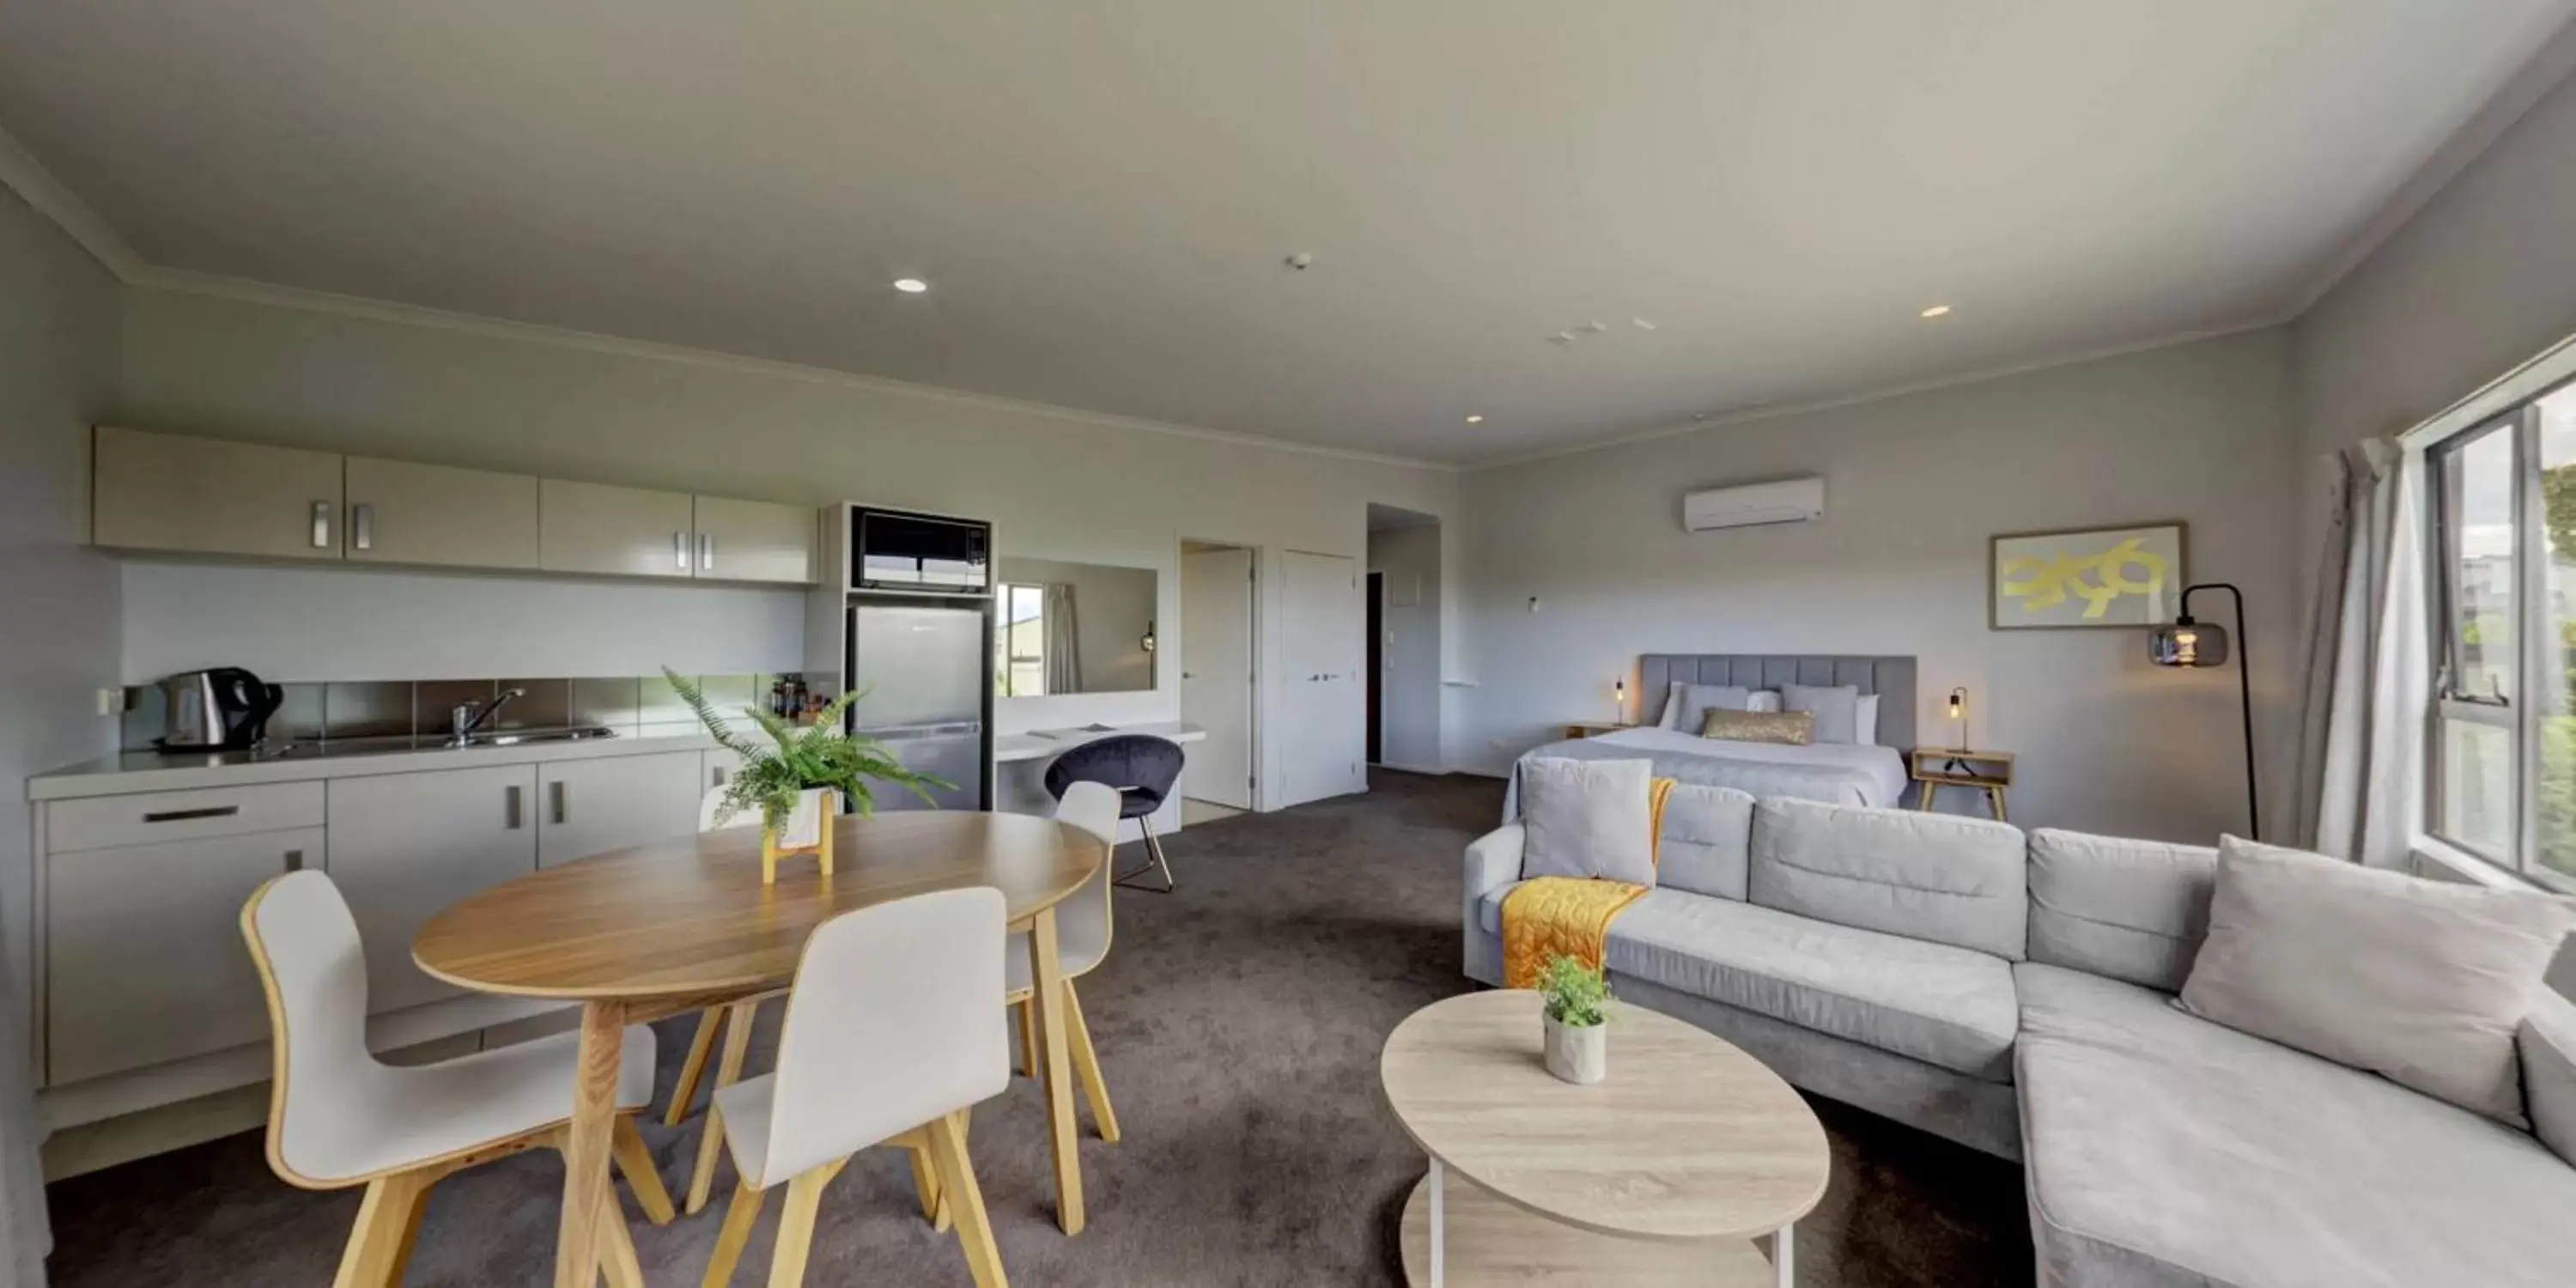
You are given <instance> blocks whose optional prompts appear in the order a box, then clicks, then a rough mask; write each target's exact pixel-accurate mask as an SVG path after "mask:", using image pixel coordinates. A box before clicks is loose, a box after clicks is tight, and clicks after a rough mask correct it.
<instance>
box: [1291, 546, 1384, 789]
mask: <svg viewBox="0 0 2576 1288" xmlns="http://www.w3.org/2000/svg"><path fill="white" fill-rule="evenodd" d="M1282 572H1283V573H1284V576H1283V577H1282V579H1281V585H1280V593H1279V611H1280V612H1281V614H1282V615H1283V617H1284V624H1285V626H1286V629H1285V630H1284V631H1283V632H1282V634H1283V636H1284V637H1285V638H1284V639H1283V641H1282V643H1283V645H1284V647H1285V648H1286V651H1287V656H1286V658H1285V659H1283V663H1284V667H1283V669H1282V672H1281V674H1282V675H1283V676H1284V678H1285V683H1284V685H1283V686H1282V687H1283V689H1284V690H1285V692H1284V693H1283V694H1282V695H1281V696H1282V697H1283V698H1284V699H1285V702H1284V703H1283V706H1284V709H1285V712H1286V722H1287V725H1288V729H1287V737H1286V738H1285V740H1284V743H1283V745H1282V746H1281V748H1280V758H1281V762H1282V764H1283V765H1284V767H1285V772H1284V774H1283V775H1282V776H1283V777H1284V778H1286V779H1287V784H1286V785H1287V789H1288V799H1287V800H1286V801H1285V802H1281V803H1285V804H1291V805H1293V804H1299V803H1302V802H1305V801H1312V800H1322V799H1324V798H1325V797H1328V796H1340V795H1344V794H1346V793H1350V792H1356V791H1361V790H1364V789H1365V788H1366V786H1367V782H1366V780H1365V779H1364V778H1362V777H1361V773H1360V759H1361V756H1362V754H1363V752H1364V751H1365V749H1366V746H1367V742H1368V727H1367V726H1368V711H1367V696H1366V693H1367V691H1366V689H1365V688H1364V687H1363V682H1362V677H1361V675H1360V670H1361V668H1362V666H1363V665H1364V662H1363V661H1362V659H1363V658H1364V657H1365V656H1366V653H1365V650H1364V645H1365V643H1366V641H1365V640H1364V639H1363V638H1362V637H1363V636H1364V635H1365V634H1366V632H1367V630H1368V624H1367V619H1366V617H1365V616H1364V615H1363V614H1362V613H1361V611H1360V583H1359V564H1358V561H1356V560H1354V559H1352V558H1350V557H1349V556H1347V555H1316V554H1307V553H1305V552H1303V551H1293V550H1292V551H1290V552H1288V555H1287V557H1286V558H1285V559H1284V560H1283V561H1282Z"/></svg>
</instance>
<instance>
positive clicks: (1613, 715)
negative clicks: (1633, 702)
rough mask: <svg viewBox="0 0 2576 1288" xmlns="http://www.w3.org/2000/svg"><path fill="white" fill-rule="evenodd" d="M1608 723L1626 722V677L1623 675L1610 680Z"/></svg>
mask: <svg viewBox="0 0 2576 1288" xmlns="http://www.w3.org/2000/svg"><path fill="white" fill-rule="evenodd" d="M1610 723H1612V724H1626V723H1628V677H1627V676H1624V675H1622V676H1619V677H1617V678H1615V679H1613V680H1611V681H1610Z"/></svg>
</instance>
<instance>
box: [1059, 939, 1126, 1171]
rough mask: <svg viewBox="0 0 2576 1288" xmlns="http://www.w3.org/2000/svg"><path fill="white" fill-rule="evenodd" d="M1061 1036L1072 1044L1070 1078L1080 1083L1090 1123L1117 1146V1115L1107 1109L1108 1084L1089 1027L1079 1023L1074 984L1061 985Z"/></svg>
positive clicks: (1104, 1138)
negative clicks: (1072, 1075) (1062, 1011)
mask: <svg viewBox="0 0 2576 1288" xmlns="http://www.w3.org/2000/svg"><path fill="white" fill-rule="evenodd" d="M1064 1019H1065V1025H1064V1035H1065V1037H1066V1039H1068V1040H1069V1041H1071V1042H1072V1043H1073V1074H1074V1077H1075V1078H1076V1079H1077V1080H1078V1081H1080V1082H1081V1083H1082V1096H1083V1099H1085V1100H1088V1101H1090V1102H1091V1121H1092V1124H1093V1125H1094V1126H1097V1127H1098V1128H1100V1139H1102V1140H1104V1141H1107V1142H1108V1143H1110V1144H1112V1145H1115V1144H1117V1143H1118V1111H1116V1110H1114V1109H1111V1108H1110V1107H1109V1084H1108V1083H1106V1082H1104V1081H1102V1080H1101V1078H1100V1056H1099V1054H1098V1053H1097V1052H1095V1051H1093V1050H1092V1049H1091V1026H1090V1025H1088V1024H1085V1023H1083V1020H1082V998H1081V997H1080V996H1078V995H1076V994H1075V993H1074V991H1073V981H1072V980H1066V981H1065V982H1064Z"/></svg>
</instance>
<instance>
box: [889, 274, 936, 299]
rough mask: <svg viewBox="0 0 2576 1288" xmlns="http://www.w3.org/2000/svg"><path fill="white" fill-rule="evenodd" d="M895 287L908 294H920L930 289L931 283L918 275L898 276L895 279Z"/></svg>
mask: <svg viewBox="0 0 2576 1288" xmlns="http://www.w3.org/2000/svg"><path fill="white" fill-rule="evenodd" d="M894 289H896V290H898V291H901V292H903V293H904V294H906V295H919V294H921V293H922V292H923V291H927V290H929V289H930V283H928V282H925V281H923V280H921V279H920V278H918V277H898V278H896V279H894Z"/></svg>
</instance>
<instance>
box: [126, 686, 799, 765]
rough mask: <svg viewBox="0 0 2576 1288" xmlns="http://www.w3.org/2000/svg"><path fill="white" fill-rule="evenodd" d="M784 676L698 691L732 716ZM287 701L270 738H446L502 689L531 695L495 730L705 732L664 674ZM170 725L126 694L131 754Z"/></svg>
mask: <svg viewBox="0 0 2576 1288" xmlns="http://www.w3.org/2000/svg"><path fill="white" fill-rule="evenodd" d="M782 678H787V679H794V678H797V677H793V676H788V677H781V676H776V675H702V676H698V677H697V682H698V685H699V687H700V688H701V689H703V690H705V692H706V695H707V701H708V702H709V703H711V704H713V705H714V707H715V708H716V710H718V711H721V712H724V713H725V714H727V715H732V714H734V713H737V712H739V711H741V710H742V709H743V708H744V707H747V706H751V705H753V704H754V703H758V704H760V705H763V706H766V705H767V704H768V700H769V691H770V687H771V686H772V685H773V684H774V683H776V682H777V681H778V680H780V679H782ZM280 687H282V688H283V689H285V691H286V700H285V701H284V702H283V703H282V704H281V705H279V707H278V708H277V714H276V715H273V716H270V717H269V720H268V736H269V737H270V738H272V739H277V740H280V741H288V742H311V741H315V740H317V739H318V740H334V739H342V738H386V737H402V736H405V735H409V734H443V733H445V732H447V729H448V713H449V711H450V710H451V709H453V708H454V707H455V706H456V705H457V704H458V703H463V702H471V703H476V704H481V703H484V702H489V701H491V700H492V698H493V695H495V694H498V693H499V692H500V691H501V690H503V689H525V690H527V694H526V696H524V697H519V698H513V699H511V701H510V702H509V704H508V705H506V706H504V707H502V708H501V711H500V714H498V715H496V716H494V717H493V718H492V721H491V723H490V724H489V725H488V726H487V727H488V728H492V729H556V728H562V727H564V726H567V725H605V726H607V727H609V728H611V729H614V730H616V731H617V732H618V733H620V734H624V735H629V736H635V735H665V734H686V733H688V732H690V731H691V730H694V729H696V728H697V727H698V718H697V716H696V715H695V714H693V713H692V712H691V711H690V710H689V705H688V704H687V703H685V702H682V701H681V700H680V695H679V694H678V693H677V692H675V691H673V689H672V688H671V682H670V680H669V679H667V678H665V677H663V676H659V675H646V676H609V677H600V678H583V679H543V680H528V679H494V680H356V681H340V680H334V681H331V682H330V683H327V684H325V683H319V682H315V683H289V684H285V685H282V686H280ZM166 727H167V721H166V719H165V718H164V714H163V711H162V696H161V690H160V689H159V688H158V687H157V686H150V685H147V686H143V687H140V688H133V689H128V690H126V711H125V720H124V723H123V726H122V733H121V739H122V741H123V742H124V745H125V746H126V748H127V749H128V750H133V751H149V750H151V748H152V740H153V739H155V738H158V737H160V736H161V734H162V732H163V731H164V729H165V728H166Z"/></svg>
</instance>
